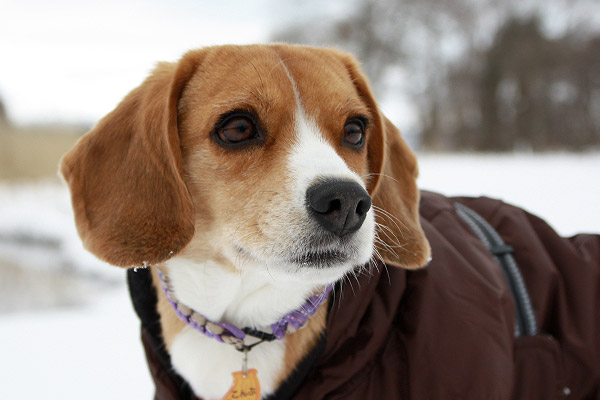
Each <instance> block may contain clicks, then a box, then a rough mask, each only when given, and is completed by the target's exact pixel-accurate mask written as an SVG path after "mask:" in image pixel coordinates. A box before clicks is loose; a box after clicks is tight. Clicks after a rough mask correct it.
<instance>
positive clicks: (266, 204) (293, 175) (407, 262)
mask: <svg viewBox="0 0 600 400" xmlns="http://www.w3.org/2000/svg"><path fill="white" fill-rule="evenodd" d="M60 168H61V172H62V174H63V176H64V177H65V180H66V181H67V182H68V184H69V186H70V189H71V196H72V202H73V208H74V212H75V220H76V225H77V229H78V232H79V235H80V236H81V238H82V240H83V242H84V245H85V246H86V248H87V249H88V250H90V251H91V252H92V253H94V254H95V255H96V256H97V257H99V258H100V259H102V260H105V261H107V262H108V263H111V264H114V265H118V266H125V267H129V266H139V265H142V264H146V263H148V264H154V263H160V262H163V261H165V260H168V259H170V258H171V257H174V256H175V255H178V256H180V257H187V258H190V259H197V260H212V261H215V262H217V263H219V264H220V265H223V266H224V267H225V268H231V269H234V270H235V269H239V268H241V266H242V265H243V266H244V268H252V266H255V267H256V268H263V269H264V266H265V265H266V266H267V267H268V268H269V273H270V274H275V275H277V276H278V277H280V278H285V279H292V280H294V279H298V280H299V279H302V280H309V281H314V283H328V282H332V281H334V280H336V279H338V278H339V277H341V276H342V275H343V274H344V273H346V272H348V271H349V270H351V269H352V268H353V267H355V266H358V265H362V264H364V263H366V262H368V261H369V259H370V258H371V256H372V254H373V251H375V255H376V257H378V258H380V259H382V260H384V261H386V262H387V263H390V264H393V265H397V266H401V267H406V268H414V267H418V266H421V265H424V264H425V262H426V260H427V258H428V256H429V247H428V244H427V241H426V239H425V237H424V234H423V232H422V230H421V227H420V223H419V216H418V201H419V194H418V190H417V188H416V183H415V178H416V175H417V165H416V160H415V157H414V155H413V153H412V152H411V150H410V149H409V148H408V146H407V145H406V143H405V142H404V141H403V139H402V137H401V136H400V133H399V132H398V130H397V129H396V128H395V127H394V126H393V125H392V124H391V123H390V122H389V121H388V120H387V119H386V118H385V117H384V116H383V115H382V114H381V113H380V111H379V109H378V107H377V104H376V102H375V100H374V98H373V95H372V93H371V90H370V88H369V86H368V83H367V80H366V78H365V77H364V75H363V74H362V73H361V71H360V70H359V67H358V65H357V63H356V62H355V61H354V60H353V58H352V57H351V56H349V55H347V54H344V53H341V52H337V51H333V50H326V49H314V48H308V47H301V46H288V45H271V46H223V47H214V48H205V49H201V50H196V51H191V52H189V53H187V54H186V55H185V56H184V57H183V58H182V59H181V60H180V61H179V62H178V63H175V64H170V63H162V64H159V65H158V66H157V68H156V69H155V70H154V72H153V73H152V74H151V76H150V77H149V78H147V79H146V81H145V82H144V83H142V84H141V85H140V86H139V87H138V88H137V89H135V90H133V91H132V92H131V93H130V94H129V95H128V96H127V97H126V98H125V99H124V100H123V101H122V102H121V103H120V104H119V105H118V106H117V108H116V109H115V110H114V111H112V112H111V113H110V114H108V115H107V116H106V117H105V118H104V119H102V120H101V121H100V122H99V123H98V125H97V126H96V127H95V128H94V129H93V130H92V131H90V132H89V133H88V134H86V135H85V136H84V137H83V138H81V139H80V141H79V142H78V143H77V145H76V146H75V147H74V149H72V150H71V151H70V152H69V153H68V154H66V155H65V156H64V158H63V160H62V162H61V167H60ZM371 202H372V205H371Z"/></svg>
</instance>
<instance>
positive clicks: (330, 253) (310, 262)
mask: <svg viewBox="0 0 600 400" xmlns="http://www.w3.org/2000/svg"><path fill="white" fill-rule="evenodd" d="M350 258H351V257H350V256H349V255H348V254H347V253H345V252H342V251H339V250H323V251H311V252H307V253H303V254H299V255H294V256H293V257H291V258H290V259H289V262H291V263H293V264H297V265H300V266H303V267H304V266H306V267H328V266H332V265H339V264H343V263H346V262H348V261H350Z"/></svg>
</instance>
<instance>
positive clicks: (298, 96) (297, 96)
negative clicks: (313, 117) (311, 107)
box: [279, 57, 304, 112]
mask: <svg viewBox="0 0 600 400" xmlns="http://www.w3.org/2000/svg"><path fill="white" fill-rule="evenodd" d="M279 64H281V66H282V67H283V70H284V71H285V74H286V75H287V77H288V79H289V80H290V82H291V83H292V90H293V91H294V98H295V99H296V108H297V109H299V110H303V109H302V100H300V93H299V92H298V86H297V85H296V81H295V80H294V77H293V76H292V74H291V73H290V70H289V69H288V67H287V65H285V62H284V61H283V59H282V58H281V57H279ZM302 112H304V111H302Z"/></svg>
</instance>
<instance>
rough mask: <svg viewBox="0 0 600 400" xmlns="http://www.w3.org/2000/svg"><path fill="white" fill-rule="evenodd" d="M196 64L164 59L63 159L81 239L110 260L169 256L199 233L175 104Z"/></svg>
mask: <svg viewBox="0 0 600 400" xmlns="http://www.w3.org/2000/svg"><path fill="white" fill-rule="evenodd" d="M196 65H197V62H196V59H195V57H194V56H193V55H191V56H187V57H184V58H183V59H182V61H180V62H179V63H178V64H169V63H161V64H159V65H158V66H157V68H156V69H155V70H154V71H153V73H152V74H151V75H150V77H148V78H147V79H146V81H144V83H142V84H141V85H140V86H139V87H138V88H136V89H135V90H133V91H132V92H131V93H129V95H127V97H125V99H123V101H122V102H121V103H120V104H119V105H118V106H117V108H116V109H115V110H113V111H112V112H111V113H110V114H108V115H107V116H106V117H104V118H103V119H102V120H101V121H100V122H99V123H98V125H97V126H96V127H95V128H94V129H92V130H91V131H90V132H88V133H87V134H86V135H85V136H83V137H82V138H81V139H80V140H79V141H78V142H77V144H76V145H75V147H74V148H73V149H71V150H70V151H69V152H68V153H67V154H66V155H65V156H64V157H63V159H62V160H61V164H60V172H61V173H62V175H63V176H64V178H65V180H66V181H67V183H68V184H69V187H70V189H71V200H72V203H73V210H74V213H75V223H76V225H77V231H78V233H79V236H80V237H81V239H82V241H83V243H84V246H85V247H86V248H87V249H88V250H89V251H90V252H92V253H93V254H95V255H96V256H97V257H98V258H100V259H102V260H104V261H106V262H108V263H110V264H114V265H118V266H124V267H128V266H137V265H142V264H143V263H149V264H152V263H158V262H161V261H164V260H166V259H168V258H170V257H171V256H172V255H174V254H176V253H178V252H179V251H180V250H181V249H182V248H183V247H184V246H185V245H186V244H187V243H188V242H189V241H190V239H191V238H192V236H193V234H194V207H193V203H192V199H191V197H190V194H189V192H188V189H187V187H186V184H185V181H184V178H183V173H182V166H181V163H182V160H181V151H180V146H179V136H178V130H177V103H178V100H179V97H180V94H181V92H182V90H183V87H184V86H185V83H186V82H187V81H188V79H189V78H190V77H191V75H192V74H193V73H194V71H195V69H196Z"/></svg>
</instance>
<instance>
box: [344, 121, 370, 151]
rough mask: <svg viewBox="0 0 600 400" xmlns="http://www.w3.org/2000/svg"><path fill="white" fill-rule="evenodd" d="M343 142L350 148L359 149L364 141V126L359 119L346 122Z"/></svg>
mask: <svg viewBox="0 0 600 400" xmlns="http://www.w3.org/2000/svg"><path fill="white" fill-rule="evenodd" d="M343 141H344V143H346V144H349V145H350V146H352V147H361V146H362V145H363V143H364V141H365V124H364V123H363V122H362V121H361V120H360V119H352V120H350V121H348V122H346V125H345V126H344V138H343Z"/></svg>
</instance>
